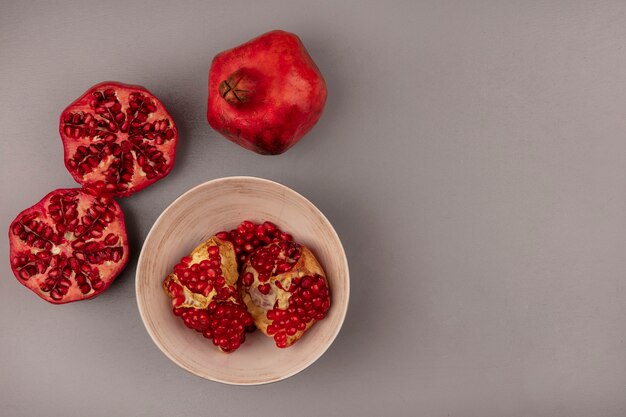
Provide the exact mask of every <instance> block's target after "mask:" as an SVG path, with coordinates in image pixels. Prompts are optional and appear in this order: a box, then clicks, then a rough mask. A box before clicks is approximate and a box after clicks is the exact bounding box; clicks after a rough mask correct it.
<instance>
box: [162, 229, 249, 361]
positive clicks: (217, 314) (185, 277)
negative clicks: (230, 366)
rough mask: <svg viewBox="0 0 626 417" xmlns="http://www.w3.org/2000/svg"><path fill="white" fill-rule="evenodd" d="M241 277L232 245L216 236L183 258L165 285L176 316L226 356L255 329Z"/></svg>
mask: <svg viewBox="0 0 626 417" xmlns="http://www.w3.org/2000/svg"><path fill="white" fill-rule="evenodd" d="M238 276H239V275H238V273H237V261H236V258H235V250H234V249H233V245H232V243H230V242H227V241H224V240H222V239H220V238H218V237H215V236H213V237H211V238H210V239H209V240H207V241H206V242H204V243H202V244H201V245H199V246H198V247H197V248H195V249H194V250H193V251H192V252H191V254H190V255H189V256H185V257H183V258H182V259H181V261H180V263H179V264H177V265H176V266H175V267H174V271H173V272H172V273H171V274H170V275H168V276H167V278H166V279H165V281H164V282H163V288H164V290H165V292H166V293H167V294H168V295H169V296H170V297H171V299H172V306H173V311H174V314H175V315H177V316H179V317H181V318H182V319H183V323H184V324H185V325H186V326H187V327H189V328H190V329H193V330H196V331H197V332H200V333H202V335H203V336H204V337H206V338H208V339H212V340H213V344H215V345H216V346H217V347H218V348H219V349H220V350H221V351H222V352H226V353H230V352H233V351H234V350H236V349H237V348H239V346H241V344H242V343H243V342H244V341H245V339H246V337H245V333H246V331H247V330H253V328H254V327H253V321H252V317H251V316H250V314H249V313H248V312H247V311H246V307H245V306H244V305H243V303H242V302H241V298H240V296H239V294H238V292H237V278H238Z"/></svg>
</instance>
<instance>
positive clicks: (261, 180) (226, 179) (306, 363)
mask: <svg viewBox="0 0 626 417" xmlns="http://www.w3.org/2000/svg"><path fill="white" fill-rule="evenodd" d="M241 180H246V181H252V182H258V183H266V184H271V185H272V186H276V187H278V188H282V189H283V190H284V191H285V192H287V193H292V194H294V195H295V197H296V198H301V199H302V201H303V202H304V203H305V204H306V205H308V206H310V208H311V209H312V210H313V211H315V212H317V214H319V216H320V218H321V220H322V221H323V222H324V223H325V224H326V226H327V227H328V229H329V231H330V232H331V233H332V235H333V237H334V238H336V239H337V242H339V249H340V252H339V253H338V255H340V258H341V261H340V262H341V263H342V264H343V268H344V269H345V272H346V276H345V297H346V302H345V304H344V305H343V308H342V310H341V311H340V312H339V315H340V316H339V324H338V325H337V326H336V327H335V328H334V329H333V332H332V334H331V337H330V338H329V339H328V343H326V345H324V346H323V347H322V348H321V349H319V351H317V352H315V353H314V354H313V355H312V356H311V358H309V360H307V361H304V362H302V365H301V366H299V367H297V368H296V369H295V370H293V371H290V372H289V373H287V374H285V375H282V376H280V377H279V378H274V379H271V380H267V381H250V382H236V381H232V380H228V379H223V378H218V377H212V376H209V375H206V374H201V373H200V372H196V371H195V370H192V369H189V368H187V367H186V366H185V365H184V364H182V363H180V362H179V361H178V360H177V359H176V358H175V357H174V356H172V355H171V354H170V353H169V351H168V350H167V349H166V348H165V347H164V346H163V345H162V344H161V342H160V341H159V340H158V339H157V337H156V335H155V334H154V332H153V329H152V328H151V327H150V326H148V324H147V318H146V317H145V314H146V313H145V311H144V310H145V309H146V308H147V307H146V306H144V304H143V303H142V302H141V297H140V291H139V275H140V272H141V269H142V268H141V265H142V262H143V258H144V256H145V252H144V249H145V247H146V242H148V240H149V239H150V238H151V237H152V234H153V233H154V231H155V229H156V227H157V225H159V224H160V223H161V222H163V221H164V220H163V219H164V218H165V217H167V215H168V212H169V211H171V210H172V207H174V206H176V205H177V204H180V201H182V200H184V199H185V198H187V196H188V195H189V194H191V193H194V192H197V190H198V189H201V188H204V187H210V186H212V185H214V184H218V183H221V182H231V181H241ZM135 299H136V302H137V308H138V310H139V316H140V317H141V321H142V323H143V325H144V327H145V329H146V331H147V332H148V334H149V335H150V338H151V339H152V342H153V343H154V344H155V345H156V346H157V347H158V348H159V350H160V351H161V352H162V353H163V354H164V355H165V356H166V357H167V358H169V359H170V360H171V361H172V362H174V363H175V364H176V365H178V366H179V367H180V368H182V369H184V370H185V371H187V372H189V373H191V374H193V375H196V376H198V377H200V378H203V379H207V380H210V381H214V382H220V383H222V384H228V385H265V384H271V383H274V382H278V381H282V380H285V379H287V378H290V377H292V376H294V375H296V374H298V373H300V372H302V371H303V370H305V369H306V368H308V367H309V366H311V365H312V364H313V363H314V362H316V361H317V360H318V359H319V358H320V357H321V356H322V355H323V354H324V353H326V351H327V350H328V348H330V346H331V345H332V344H333V342H334V341H335V339H336V338H337V335H338V334H339V331H340V330H341V328H342V327H343V323H344V321H345V318H346V315H347V312H348V305H349V303H350V269H349V265H348V258H347V256H346V253H345V249H344V248H343V244H342V242H341V239H340V238H339V235H338V234H337V231H336V230H335V228H334V227H333V225H332V223H331V222H330V221H329V220H328V218H326V216H325V215H324V213H322V211H321V210H320V209H318V208H317V206H315V204H313V203H312V202H311V201H310V200H309V199H308V198H306V197H304V196H303V195H302V194H300V193H298V192H297V191H295V190H293V189H292V188H290V187H288V186H286V185H284V184H281V183H279V182H276V181H272V180H269V179H266V178H260V177H254V176H245V175H239V176H228V177H221V178H216V179H212V180H209V181H205V182H203V183H201V184H198V185H196V186H194V187H192V188H190V189H188V190H187V191H185V192H184V193H183V194H181V195H180V196H178V197H177V198H176V199H175V200H174V201H172V202H171V203H170V204H169V205H168V206H167V207H166V208H165V209H164V210H163V211H162V212H161V214H159V216H158V217H157V219H156V220H155V221H154V223H153V224H152V226H151V227H150V231H149V232H148V234H147V235H146V237H145V239H144V241H143V243H142V245H141V251H140V253H139V258H138V259H137V267H136V269H135Z"/></svg>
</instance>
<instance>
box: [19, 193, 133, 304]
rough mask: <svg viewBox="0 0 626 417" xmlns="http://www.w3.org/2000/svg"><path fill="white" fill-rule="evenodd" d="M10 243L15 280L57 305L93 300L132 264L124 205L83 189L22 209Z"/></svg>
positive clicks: (53, 194)
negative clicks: (129, 260)
mask: <svg viewBox="0 0 626 417" xmlns="http://www.w3.org/2000/svg"><path fill="white" fill-rule="evenodd" d="M9 243H10V247H11V268H12V269H13V273H14V275H15V277H16V278H17V280H18V281H19V282H20V283H21V284H23V285H24V286H26V287H27V288H29V289H30V290H32V291H33V292H34V293H35V294H37V295H38V296H40V297H41V298H43V299H44V300H46V301H49V302H51V303H54V304H63V303H69V302H71V301H78V300H84V299H87V298H92V297H95V296H96V295H98V294H100V293H101V292H103V291H104V290H105V289H106V288H107V287H108V286H109V285H110V284H111V282H113V280H114V279H115V277H117V275H118V274H119V273H120V272H121V271H122V269H124V266H125V265H126V261H127V260H128V239H127V236H126V226H125V224H124V215H123V213H122V210H121V209H120V206H119V205H118V204H117V203H116V202H115V201H114V200H113V199H112V198H111V197H109V196H108V195H99V196H94V195H92V194H90V193H88V192H87V191H85V190H82V189H59V190H55V191H53V192H51V193H50V194H48V195H46V196H45V197H44V198H43V199H42V200H41V201H40V202H38V203H37V204H35V205H34V206H32V207H30V208H28V209H26V210H24V211H22V212H21V213H20V214H19V215H18V216H17V217H16V218H15V220H13V222H12V223H11V226H10V227H9Z"/></svg>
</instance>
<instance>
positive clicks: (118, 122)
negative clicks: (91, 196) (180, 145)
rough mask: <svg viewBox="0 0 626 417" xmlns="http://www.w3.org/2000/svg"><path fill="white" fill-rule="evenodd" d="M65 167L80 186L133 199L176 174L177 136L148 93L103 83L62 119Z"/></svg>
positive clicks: (62, 115)
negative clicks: (151, 185)
mask: <svg viewBox="0 0 626 417" xmlns="http://www.w3.org/2000/svg"><path fill="white" fill-rule="evenodd" d="M59 132H60V133H61V139H62V140H63V148H64V152H65V156H64V158H65V166H66V167H67V169H68V170H69V172H70V174H72V177H74V179H75V180H76V181H77V182H78V183H79V184H81V185H83V186H88V187H90V188H93V189H95V190H98V191H106V192H108V193H111V194H112V195H115V196H129V195H131V194H133V193H134V192H137V191H139V190H141V189H143V188H145V187H147V186H148V185H150V184H152V183H154V182H156V181H158V180H159V179H161V178H163V177H164V176H166V175H167V174H169V172H170V171H171V170H172V167H173V166H174V158H175V154H176V143H177V141H178V131H177V130H176V125H175V124H174V120H173V119H172V116H170V114H169V113H168V112H167V110H166V109H165V107H164V106H163V104H162V103H161V102H160V101H159V100H158V99H157V98H156V97H155V96H153V95H152V94H151V93H150V92H149V91H148V90H146V89H145V88H143V87H140V86H137V85H127V84H122V83H118V82H112V81H110V82H103V83H100V84H97V85H95V86H93V87H91V88H90V89H89V90H87V92H85V93H84V94H83V95H82V96H80V97H79V98H78V99H77V100H76V101H74V102H73V103H72V104H70V105H69V106H68V107H67V108H66V109H65V110H64V111H63V113H62V114H61V121H60V125H59Z"/></svg>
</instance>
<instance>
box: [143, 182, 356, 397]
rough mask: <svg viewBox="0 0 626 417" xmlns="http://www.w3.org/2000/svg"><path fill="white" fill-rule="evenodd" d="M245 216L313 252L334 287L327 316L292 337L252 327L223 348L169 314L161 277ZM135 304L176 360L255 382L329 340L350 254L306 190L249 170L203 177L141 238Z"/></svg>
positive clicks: (317, 351)
mask: <svg viewBox="0 0 626 417" xmlns="http://www.w3.org/2000/svg"><path fill="white" fill-rule="evenodd" d="M243 220H252V221H257V222H259V221H264V220H269V221H271V222H273V223H275V224H276V225H278V226H279V227H280V228H281V229H283V230H284V231H287V232H289V233H291V234H292V235H293V236H294V238H295V240H296V241H298V242H300V243H302V244H304V245H306V246H308V247H309V248H310V249H311V250H312V251H313V253H315V254H316V256H317V258H318V260H319V261H320V263H321V265H322V266H323V267H324V269H325V271H326V275H327V278H328V281H329V286H330V290H331V307H330V310H329V312H328V315H327V317H326V318H325V319H324V320H321V321H319V322H317V323H316V324H315V325H314V326H313V327H312V328H311V329H310V330H309V331H308V332H307V333H305V334H304V336H303V337H302V339H300V340H299V341H298V342H297V343H296V344H294V345H293V346H291V347H289V348H287V349H279V348H277V347H275V345H274V341H273V339H272V338H269V337H267V336H265V335H263V334H262V333H261V332H260V331H258V330H257V331H255V332H254V333H249V334H248V335H247V336H246V342H245V343H244V344H243V345H242V346H241V347H240V348H239V349H238V350H236V351H235V352H233V353H231V354H225V353H222V352H220V351H219V350H218V349H217V348H216V347H215V346H213V343H212V342H211V340H209V339H206V338H204V337H202V335H201V334H200V333H198V332H195V331H193V330H190V329H188V328H186V327H185V326H184V324H183V322H182V320H181V319H180V318H179V317H176V316H174V314H173V313H172V307H171V303H170V299H169V297H168V296H167V295H166V294H165V293H164V292H163V288H162V287H161V285H162V282H163V279H164V278H165V277H166V276H167V274H168V273H169V272H171V271H172V269H173V267H174V265H175V264H176V263H178V262H179V260H180V258H181V257H182V256H185V255H186V254H188V253H189V252H191V250H192V249H193V248H195V247H196V246H197V245H198V244H199V243H200V242H202V241H204V240H206V239H208V238H209V237H210V236H211V235H213V234H215V233H217V232H219V231H221V230H230V229H233V228H234V227H236V226H237V225H238V224H239V223H240V222H241V221H243ZM136 292H137V304H138V306H139V312H140V314H141V318H142V320H143V323H144V325H145V326H146V329H147V330H148V333H149V334H150V336H151V337H152V340H153V341H154V343H156V345H157V346H158V347H159V349H161V351H163V353H164V354H165V355H166V356H167V357H168V358H170V359H171V360H172V361H174V362H175V363H176V364H178V365H179V366H180V367H182V368H184V369H186V370H187V371H189V372H192V373H194V374H196V375H198V376H201V377H202V378H206V379H210V380H213V381H218V382H223V383H227V384H236V385H256V384H266V383H270V382H275V381H280V380H281V379H285V378H288V377H290V376H292V375H294V374H296V373H298V372H300V371H302V370H303V369H305V368H306V367H307V366H309V365H311V364H312V363H313V362H315V361H316V360H317V359H318V358H319V357H320V356H321V355H322V354H323V353H324V352H325V351H326V349H328V347H329V346H330V345H331V343H332V342H333V340H334V339H335V337H336V336H337V334H338V333H339V329H340V328H341V325H342V323H343V320H344V318H345V315H346V311H347V309H348V298H349V293H350V279H349V273H348V262H347V260H346V255H345V253H344V250H343V247H342V246H341V242H340V240H339V237H338V236H337V233H336V232H335V230H334V229H333V227H332V225H331V224H330V222H329V221H328V220H327V219H326V217H324V215H323V214H322V213H321V212H320V211H319V210H318V209H317V208H316V207H315V206H314V205H313V204H312V203H311V202H310V201H308V200H307V199H306V198H304V197H303V196H301V195H300V194H298V193H297V192H295V191H293V190H291V189H290V188H288V187H285V186H284V185H281V184H278V183H276V182H273V181H269V180H265V179H261V178H254V177H228V178H221V179H217V180H213V181H209V182H206V183H204V184H200V185H198V186H197V187H194V188H192V189H191V190H189V191H187V192H186V193H185V194H183V195H182V196H180V197H179V198H178V199H176V201H174V202H173V203H172V204H171V205H170V206H169V207H168V208H167V209H165V211H164V212H163V213H162V214H161V215H160V216H159V218H158V219H157V221H156V222H155V223H154V225H153V226H152V229H151V230H150V233H148V236H147V237H146V241H145V242H144V244H143V248H142V250H141V255H140V256H139V263H138V265H137V276H136Z"/></svg>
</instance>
